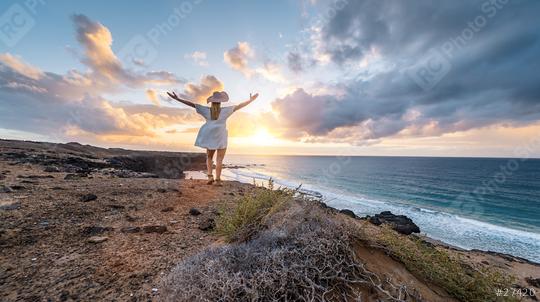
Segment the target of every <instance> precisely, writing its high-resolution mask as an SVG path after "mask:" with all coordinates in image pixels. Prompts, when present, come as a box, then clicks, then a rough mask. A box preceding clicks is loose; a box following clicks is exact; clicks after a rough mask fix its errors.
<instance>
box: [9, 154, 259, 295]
mask: <svg viewBox="0 0 540 302" xmlns="http://www.w3.org/2000/svg"><path fill="white" fill-rule="evenodd" d="M0 173H1V175H2V178H3V179H2V180H1V182H2V183H3V184H5V185H8V186H9V187H11V188H12V190H13V191H12V192H9V193H0V249H1V253H0V292H1V293H2V298H1V300H2V301H81V300H82V301H98V300H99V301H150V300H153V298H155V297H156V296H157V295H159V288H157V287H156V284H158V281H159V278H160V276H162V275H163V274H165V273H166V272H167V271H168V270H170V269H171V267H172V266H174V265H175V263H177V262H179V261H180V260H181V259H183V258H184V257H186V256H189V255H192V254H194V253H197V252H198V251H200V250H201V249H203V248H205V247H207V246H209V245H211V244H219V240H218V237H217V236H216V235H215V234H213V233H212V232H211V231H209V230H202V229H208V228H211V219H213V218H215V216H216V212H217V211H218V209H219V208H220V206H221V205H222V204H227V203H231V202H234V199H235V198H236V197H238V196H239V195H242V194H244V192H247V191H249V190H250V187H251V186H250V185H246V184H241V183H237V182H225V183H224V185H223V187H216V186H208V185H206V184H205V182H204V181H201V180H169V179H156V178H148V179H141V178H116V177H112V176H109V175H102V174H100V173H92V174H90V176H89V177H88V178H87V177H82V178H75V179H72V180H64V177H65V176H66V173H45V172H43V167H41V166H37V165H28V164H24V165H20V164H19V165H10V163H9V162H0ZM88 194H94V195H95V197H97V198H95V199H94V198H93V197H94V196H91V195H88ZM85 199H90V200H89V201H84V200H85ZM92 199H94V200H92ZM191 208H197V209H198V210H199V211H200V212H201V214H200V215H196V216H195V215H191V214H190V213H189V212H190V209H191Z"/></svg>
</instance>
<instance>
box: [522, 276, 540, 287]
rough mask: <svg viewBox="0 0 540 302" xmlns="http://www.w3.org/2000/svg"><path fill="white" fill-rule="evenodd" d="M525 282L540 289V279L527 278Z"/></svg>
mask: <svg viewBox="0 0 540 302" xmlns="http://www.w3.org/2000/svg"><path fill="white" fill-rule="evenodd" d="M525 281H527V283H529V285H530V286H534V287H537V288H540V278H533V277H527V278H525Z"/></svg>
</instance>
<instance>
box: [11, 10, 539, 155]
mask: <svg viewBox="0 0 540 302" xmlns="http://www.w3.org/2000/svg"><path fill="white" fill-rule="evenodd" d="M539 15H540V2H539V1H537V0H483V1H477V0H467V1H465V0H458V1H456V0H452V1H450V0H445V1H435V0H414V1H413V0H411V1H398V0H276V1H247V0H245V1H240V0H232V1H211V0H163V1H133V0H132V1H127V0H124V1H121V0H120V1H102V0H97V1H67V0H58V1H51V0H9V1H2V2H0V137H1V138H9V139H26V140H37V141H54V142H70V141H78V142H81V143H87V144H93V145H98V146H104V147H124V148H131V149H145V150H171V151H202V150H201V149H198V148H197V147H195V146H193V143H194V141H195V137H196V135H197V131H198V128H199V127H200V126H201V125H202V124H203V122H204V121H203V119H202V118H201V117H200V116H198V115H197V114H196V113H195V112H194V110H193V109H191V108H189V107H186V106H184V105H182V104H180V103H176V102H174V101H172V100H170V99H168V98H167V96H166V92H167V91H175V92H177V93H178V94H179V95H181V96H182V97H184V98H186V99H189V100H192V101H194V102H198V103H201V104H205V103H206V102H205V100H206V98H207V97H208V96H209V95H210V94H211V93H212V92H213V91H216V90H219V91H221V90H225V91H227V92H228V94H229V96H230V98H231V102H230V104H228V105H232V104H236V103H239V102H241V101H244V100H247V99H248V98H249V94H250V93H256V92H258V93H259V94H260V97H259V98H258V99H257V100H256V101H255V102H254V103H252V104H251V105H249V106H248V107H246V108H244V109H243V110H242V111H239V112H236V113H235V114H234V115H233V116H232V117H231V118H230V120H229V121H228V128H229V148H228V149H229V152H230V153H237V154H299V155H384V156H481V157H540V72H539V70H540V58H539V56H538V54H540V18H538V16H539Z"/></svg>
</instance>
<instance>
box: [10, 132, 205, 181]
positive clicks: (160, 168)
mask: <svg viewBox="0 0 540 302" xmlns="http://www.w3.org/2000/svg"><path fill="white" fill-rule="evenodd" d="M22 150H24V151H22ZM0 151H1V152H0V160H7V161H10V162H12V163H13V164H14V165H17V164H38V165H41V166H43V169H44V172H47V173H58V172H65V173H70V174H68V175H70V176H69V179H76V178H78V177H86V176H87V175H88V174H90V173H92V172H95V171H103V172H106V174H109V175H112V176H116V177H120V178H158V177H159V178H169V179H178V178H183V177H184V171H185V170H197V169H201V168H204V167H205V165H206V155H205V154H202V153H184V152H157V151H132V150H124V149H105V148H99V147H94V146H90V145H81V144H78V143H68V144H52V143H38V142H25V141H14V140H1V139H0ZM43 177H53V176H52V175H47V176H43Z"/></svg>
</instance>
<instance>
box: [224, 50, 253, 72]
mask: <svg viewBox="0 0 540 302" xmlns="http://www.w3.org/2000/svg"><path fill="white" fill-rule="evenodd" d="M252 57H253V50H252V49H251V46H250V45H249V43H248V42H238V44H237V45H236V46H235V47H233V48H231V49H229V50H227V51H226V52H225V53H224V54H223V59H224V60H225V62H226V63H227V64H229V66H231V67H232V68H233V69H235V70H238V71H240V72H242V73H243V74H244V75H245V76H247V77H250V76H251V75H252V74H253V71H252V70H251V69H250V68H249V66H248V63H249V59H250V58H252Z"/></svg>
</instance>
